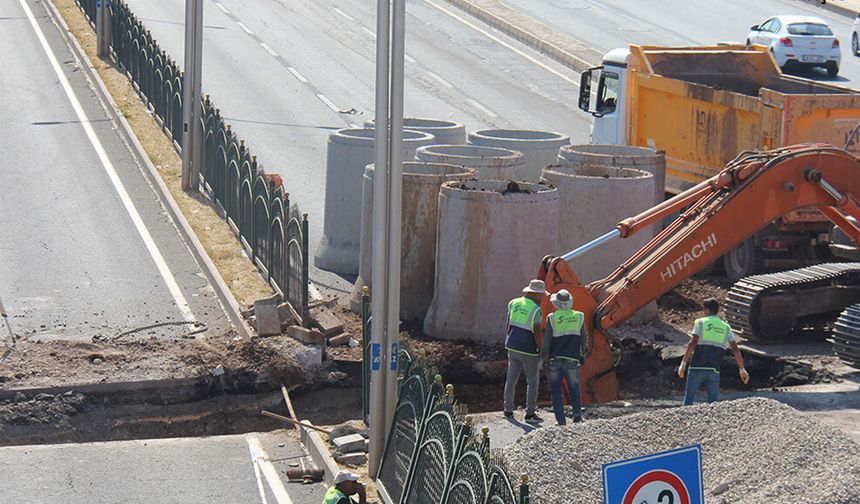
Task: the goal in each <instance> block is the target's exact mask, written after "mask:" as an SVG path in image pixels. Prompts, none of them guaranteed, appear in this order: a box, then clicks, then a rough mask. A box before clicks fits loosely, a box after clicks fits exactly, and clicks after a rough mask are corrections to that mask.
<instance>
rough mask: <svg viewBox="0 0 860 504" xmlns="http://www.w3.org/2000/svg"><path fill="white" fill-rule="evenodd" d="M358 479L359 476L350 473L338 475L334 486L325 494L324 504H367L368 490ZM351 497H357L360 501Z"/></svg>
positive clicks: (344, 472) (345, 472)
mask: <svg viewBox="0 0 860 504" xmlns="http://www.w3.org/2000/svg"><path fill="white" fill-rule="evenodd" d="M358 479H359V476H358V474H355V473H351V472H349V471H340V472H339V473H337V475H336V476H335V477H334V485H333V486H332V487H331V488H329V489H328V491H327V492H326V493H325V497H324V498H323V504H367V490H366V489H365V487H364V485H363V484H362V483H360V482H359V481H358ZM351 495H357V496H358V500H355V499H353V498H351V497H350V496H351Z"/></svg>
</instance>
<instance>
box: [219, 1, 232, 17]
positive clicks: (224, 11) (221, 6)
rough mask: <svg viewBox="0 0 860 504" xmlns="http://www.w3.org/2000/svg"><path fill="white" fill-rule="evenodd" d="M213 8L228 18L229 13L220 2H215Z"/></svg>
mask: <svg viewBox="0 0 860 504" xmlns="http://www.w3.org/2000/svg"><path fill="white" fill-rule="evenodd" d="M215 6H216V7H218V8H219V9H221V12H223V13H224V14H227V15H228V16H229V15H230V11H228V10H227V7H224V6H223V5H221V2H215Z"/></svg>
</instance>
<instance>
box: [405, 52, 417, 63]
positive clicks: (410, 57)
mask: <svg viewBox="0 0 860 504" xmlns="http://www.w3.org/2000/svg"><path fill="white" fill-rule="evenodd" d="M404 57H405V58H406V61H408V62H410V63H415V58H413V57H412V56H410V55H408V54H406V55H404Z"/></svg>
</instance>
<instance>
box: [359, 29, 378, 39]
mask: <svg viewBox="0 0 860 504" xmlns="http://www.w3.org/2000/svg"><path fill="white" fill-rule="evenodd" d="M361 29H362V30H364V33H366V34H368V35H370V36H371V37H372V38H374V39H375V38H376V32H374V31H373V30H371V29H370V28H368V27H366V26H362V27H361Z"/></svg>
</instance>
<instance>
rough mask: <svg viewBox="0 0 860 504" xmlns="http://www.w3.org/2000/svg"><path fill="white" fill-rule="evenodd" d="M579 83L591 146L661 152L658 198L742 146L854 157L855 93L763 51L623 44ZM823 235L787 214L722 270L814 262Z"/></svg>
mask: <svg viewBox="0 0 860 504" xmlns="http://www.w3.org/2000/svg"><path fill="white" fill-rule="evenodd" d="M581 79H582V80H581V83H582V85H581V88H580V97H579V107H580V108H581V109H583V110H585V111H586V112H589V113H591V114H592V115H594V125H593V127H592V142H593V143H600V144H621V145H634V146H642V147H650V148H654V149H659V150H662V151H665V153H666V192H668V193H673V194H677V193H679V192H681V191H683V190H685V189H687V188H689V187H691V186H693V185H695V184H697V183H699V182H701V181H702V180H704V179H706V178H708V177H711V176H712V175H714V174H715V173H716V172H717V171H719V170H720V169H722V168H723V167H724V166H725V164H726V163H727V162H728V161H730V160H731V159H733V158H734V157H735V156H737V155H738V153H740V152H741V151H744V150H755V149H759V150H765V149H772V148H775V147H779V146H782V145H791V144H796V143H804V142H824V143H829V144H833V145H837V146H840V147H842V146H846V145H847V148H848V149H849V150H850V151H851V152H853V153H854V154H860V141H858V140H860V139H858V132H857V129H858V125H860V92H858V91H856V90H853V89H849V88H846V87H841V86H837V85H833V84H829V83H824V82H817V81H814V80H810V79H803V78H799V77H793V76H789V75H785V74H783V73H782V72H781V71H780V69H779V66H778V65H777V63H776V61H775V60H774V59H773V57H772V55H771V54H770V53H769V52H768V50H767V48H765V47H763V46H751V47H747V46H742V45H726V46H716V47H651V46H637V45H632V46H630V47H629V48H627V49H615V50H613V51H610V52H609V53H607V54H606V56H604V58H603V64H602V65H601V66H599V67H595V68H592V69H591V70H588V71H586V72H583V74H582V77H581ZM595 84H596V93H592V89H594V85H595ZM829 231H830V226H829V224H828V223H827V220H826V219H824V218H823V216H821V215H820V214H818V213H817V212H797V213H795V214H793V215H790V216H787V217H786V218H784V219H781V220H780V221H778V222H775V223H774V224H773V225H772V226H770V227H769V228H768V229H766V230H764V231H762V232H761V233H759V234H758V235H757V236H755V237H754V238H751V239H750V240H748V241H747V242H745V243H744V244H742V245H741V246H740V247H738V249H736V250H734V251H733V252H730V253H728V254H726V255H725V256H724V258H723V262H724V265H725V267H726V273H727V275H728V276H729V278H732V279H737V278H741V277H743V276H747V275H749V274H754V273H757V272H760V271H761V270H762V269H763V268H764V266H765V263H766V261H767V262H771V261H775V260H796V259H800V260H806V259H809V260H813V259H816V258H817V257H819V256H821V255H822V254H824V253H825V251H826V246H820V245H826V242H827V240H828V238H829Z"/></svg>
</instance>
